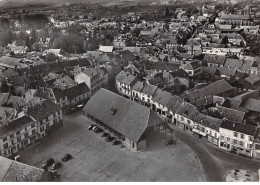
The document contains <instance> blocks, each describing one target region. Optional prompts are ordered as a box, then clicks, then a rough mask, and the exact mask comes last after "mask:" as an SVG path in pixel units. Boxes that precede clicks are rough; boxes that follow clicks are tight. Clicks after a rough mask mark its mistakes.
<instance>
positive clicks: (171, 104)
mask: <svg viewBox="0 0 260 185" xmlns="http://www.w3.org/2000/svg"><path fill="white" fill-rule="evenodd" d="M182 103H183V100H182V99H181V98H180V97H179V96H176V95H174V96H172V97H171V98H170V100H169V101H168V103H167V105H166V107H168V109H169V110H171V111H172V112H173V114H175V113H176V111H177V110H178V109H179V107H180V106H181V104H182Z"/></svg>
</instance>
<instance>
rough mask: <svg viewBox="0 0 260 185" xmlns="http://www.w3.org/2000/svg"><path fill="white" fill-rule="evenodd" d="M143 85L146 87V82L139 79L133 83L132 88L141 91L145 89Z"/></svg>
mask: <svg viewBox="0 0 260 185" xmlns="http://www.w3.org/2000/svg"><path fill="white" fill-rule="evenodd" d="M143 87H144V82H141V81H137V82H136V83H135V84H134V85H133V87H132V90H135V91H137V92H141V91H142V89H143Z"/></svg>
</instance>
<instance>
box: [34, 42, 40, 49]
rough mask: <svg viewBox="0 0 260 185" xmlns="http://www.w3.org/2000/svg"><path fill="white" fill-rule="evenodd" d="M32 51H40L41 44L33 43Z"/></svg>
mask: <svg viewBox="0 0 260 185" xmlns="http://www.w3.org/2000/svg"><path fill="white" fill-rule="evenodd" d="M32 50H33V51H40V44H39V43H37V42H35V43H33V45H32Z"/></svg>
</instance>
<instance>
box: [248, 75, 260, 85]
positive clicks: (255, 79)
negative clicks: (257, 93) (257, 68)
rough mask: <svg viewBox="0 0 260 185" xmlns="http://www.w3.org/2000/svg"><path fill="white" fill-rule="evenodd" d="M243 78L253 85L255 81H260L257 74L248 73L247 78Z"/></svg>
mask: <svg viewBox="0 0 260 185" xmlns="http://www.w3.org/2000/svg"><path fill="white" fill-rule="evenodd" d="M245 80H246V81H247V82H249V83H250V84H252V85H254V84H255V83H257V82H260V76H258V75H250V76H248V77H247V78H245Z"/></svg>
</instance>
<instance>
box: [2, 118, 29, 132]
mask: <svg viewBox="0 0 260 185" xmlns="http://www.w3.org/2000/svg"><path fill="white" fill-rule="evenodd" d="M32 123H34V121H33V120H32V119H31V118H30V117H28V116H23V117H21V118H18V119H16V120H14V121H12V122H9V123H8V126H6V125H4V126H2V127H0V137H3V136H5V135H6V134H9V133H10V132H15V131H17V130H21V128H24V127H26V126H28V125H31V124H32Z"/></svg>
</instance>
